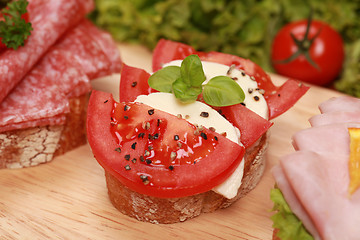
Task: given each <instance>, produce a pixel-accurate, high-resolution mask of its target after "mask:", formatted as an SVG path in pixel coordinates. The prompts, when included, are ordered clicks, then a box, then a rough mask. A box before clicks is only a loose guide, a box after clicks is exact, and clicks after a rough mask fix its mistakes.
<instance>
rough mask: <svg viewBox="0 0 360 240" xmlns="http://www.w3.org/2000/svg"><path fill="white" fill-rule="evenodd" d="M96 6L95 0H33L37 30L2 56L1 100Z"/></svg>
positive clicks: (33, 21) (31, 18) (31, 11)
mask: <svg viewBox="0 0 360 240" xmlns="http://www.w3.org/2000/svg"><path fill="white" fill-rule="evenodd" d="M92 9H93V1H92V0H30V1H29V5H28V12H29V21H30V22H31V24H32V27H33V31H32V32H31V35H30V37H29V38H28V39H27V42H26V44H25V45H24V46H23V47H20V48H19V49H17V50H12V49H11V50H6V51H4V52H3V53H1V55H0V103H1V102H2V101H3V100H4V98H5V97H6V96H7V95H8V94H9V93H10V91H11V90H12V89H13V88H14V87H15V86H16V85H17V84H18V83H19V82H20V81H21V80H22V79H23V78H24V77H25V75H26V74H27V73H28V72H29V71H30V70H31V69H32V68H33V66H34V65H35V64H36V63H37V61H38V60H39V59H40V58H41V57H42V56H43V55H44V54H45V52H46V51H47V50H48V49H49V48H50V47H51V46H52V45H53V44H54V43H55V42H56V41H57V40H58V39H59V38H60V37H61V36H62V35H63V34H64V33H65V32H66V31H67V30H68V29H69V28H71V27H73V26H75V25H77V24H78V23H79V22H80V20H82V19H83V17H84V16H85V14H87V13H89V12H90V11H91V10H92Z"/></svg>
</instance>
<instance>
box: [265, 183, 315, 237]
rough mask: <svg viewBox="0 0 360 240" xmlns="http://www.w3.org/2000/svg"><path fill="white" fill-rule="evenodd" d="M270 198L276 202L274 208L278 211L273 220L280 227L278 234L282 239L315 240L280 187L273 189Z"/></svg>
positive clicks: (275, 225) (274, 224) (276, 226)
mask: <svg viewBox="0 0 360 240" xmlns="http://www.w3.org/2000/svg"><path fill="white" fill-rule="evenodd" d="M270 199H271V200H272V201H273V202H274V207H273V209H272V210H273V211H275V212H276V213H275V214H274V215H273V216H271V220H272V221H273V227H274V228H276V229H279V232H278V233H277V236H278V237H280V239H293V240H314V238H313V237H312V236H311V235H310V234H309V233H308V232H307V230H306V228H305V227H304V225H303V223H302V222H301V221H300V220H299V218H298V217H297V216H296V215H295V214H294V213H293V212H292V211H291V209H290V207H289V205H288V204H287V203H286V200H285V198H284V196H283V194H282V192H281V191H280V189H278V188H274V189H272V190H271V192H270Z"/></svg>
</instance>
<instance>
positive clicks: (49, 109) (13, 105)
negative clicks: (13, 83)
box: [0, 50, 90, 132]
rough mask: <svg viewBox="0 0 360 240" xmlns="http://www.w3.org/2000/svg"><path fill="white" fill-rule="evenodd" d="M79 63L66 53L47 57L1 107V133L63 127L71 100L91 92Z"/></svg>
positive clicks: (55, 52)
mask: <svg viewBox="0 0 360 240" xmlns="http://www.w3.org/2000/svg"><path fill="white" fill-rule="evenodd" d="M76 63H77V62H76V61H75V60H74V58H73V57H72V56H71V55H70V54H69V53H67V52H60V51H56V50H55V51H52V52H50V53H49V54H48V55H46V57H45V58H43V59H42V60H41V62H40V63H39V64H38V65H36V67H35V68H33V70H32V71H31V72H30V73H29V74H28V75H27V76H26V77H25V79H24V80H23V81H21V83H20V84H19V85H18V86H17V87H16V88H15V89H14V91H13V92H12V93H11V94H9V95H8V97H7V98H5V100H4V101H3V102H2V103H1V105H0V123H1V124H0V132H3V131H9V130H13V129H19V128H26V127H33V126H43V125H55V124H62V123H64V121H65V118H64V116H65V114H66V113H68V112H69V105H68V97H69V96H74V95H80V94H83V93H84V92H87V91H89V90H90V85H89V80H88V78H87V76H86V75H85V73H84V72H83V71H82V68H81V66H80V65H78V64H76ZM73 89H75V90H73Z"/></svg>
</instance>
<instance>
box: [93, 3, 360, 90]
mask: <svg viewBox="0 0 360 240" xmlns="http://www.w3.org/2000/svg"><path fill="white" fill-rule="evenodd" d="M95 4H96V10H95V11H94V12H93V13H92V15H91V16H90V18H91V19H92V20H93V21H94V22H95V23H96V24H97V25H99V26H100V27H102V28H104V29H106V30H107V31H109V32H110V33H111V34H112V35H113V37H114V38H115V39H116V40H118V41H121V42H130V43H138V44H142V45H145V46H147V47H149V48H150V49H153V48H154V46H155V45H156V43H157V42H158V40H159V39H160V38H166V39H169V40H174V41H180V42H184V43H186V44H189V45H191V46H193V47H194V48H195V49H197V50H200V51H220V52H224V53H231V54H234V55H238V56H241V57H244V58H248V59H251V60H252V61H254V62H255V63H257V64H258V65H260V66H261V67H262V68H264V69H265V70H267V71H273V69H272V66H271V62H270V51H271V44H272V40H273V38H274V36H275V34H276V33H277V31H278V30H279V29H280V28H281V27H282V26H284V25H285V24H286V23H289V22H291V21H296V20H299V19H306V18H307V17H308V16H309V13H310V9H312V10H313V14H314V15H313V18H314V19H319V20H322V21H325V22H327V23H328V24H330V25H331V26H332V27H333V28H334V29H335V30H337V31H338V32H339V33H340V34H341V35H342V37H343V39H344V42H345V45H346V48H347V49H349V51H350V53H352V52H351V49H353V45H354V44H355V42H356V41H357V40H358V39H360V21H358V20H359V18H360V1H359V0H344V1H338V0H304V1H288V0H259V1H252V0H243V1H231V0H216V1H214V0H182V1H178V0H95ZM354 65H356V64H351V63H348V62H347V63H346V64H345V69H344V74H343V75H342V76H341V79H339V82H340V83H339V89H340V90H344V91H346V92H350V93H352V94H359V95H360V90H359V89H360V81H359V80H358V75H355V76H357V77H354V75H353V74H355V73H357V74H358V73H359V67H358V66H354ZM356 68H357V70H356ZM354 78H356V79H354ZM350 85H354V86H352V87H344V86H350Z"/></svg>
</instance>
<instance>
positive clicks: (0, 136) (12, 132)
mask: <svg viewBox="0 0 360 240" xmlns="http://www.w3.org/2000/svg"><path fill="white" fill-rule="evenodd" d="M95 31H96V35H94V36H92V35H91V33H94V32H95ZM120 68H121V59H120V55H119V52H118V49H117V47H116V44H115V43H114V42H113V40H112V39H111V38H109V36H108V34H107V33H105V32H103V31H101V30H98V29H97V28H96V27H95V26H94V25H93V24H92V23H90V22H88V21H87V20H82V21H81V23H80V24H79V25H77V26H76V27H75V28H73V29H71V30H69V31H68V32H67V33H66V34H64V35H63V36H62V37H61V39H60V40H59V41H58V42H57V43H56V44H55V45H53V46H52V47H51V48H50V49H49V51H48V52H47V53H46V55H45V56H44V57H43V58H41V60H40V61H39V62H38V63H37V64H36V65H35V66H34V67H33V68H32V70H31V71H30V72H29V73H28V74H27V75H26V76H25V78H24V79H23V80H22V81H21V82H20V83H19V84H18V85H17V86H16V88H15V89H14V90H13V91H12V92H11V93H10V94H9V95H8V96H7V97H6V98H5V99H4V101H3V102H2V103H1V104H0V159H1V162H2V163H1V164H0V166H1V167H3V168H4V167H7V168H18V167H27V166H34V165H37V164H39V163H41V162H47V161H49V160H51V159H52V157H53V155H57V154H60V153H64V152H66V151H69V150H71V149H73V148H74V147H76V146H79V145H81V144H84V143H85V142H86V137H85V118H86V107H87V99H88V93H89V91H90V89H91V86H90V82H89V81H90V80H91V79H94V78H96V77H100V76H105V75H110V74H112V73H116V72H120ZM26 132H27V133H29V136H26V135H27V134H25V133H26ZM30 133H34V134H30ZM35 133H37V134H35ZM21 136H24V137H25V136H26V137H25V138H24V139H22V137H21ZM10 139H11V140H10Z"/></svg>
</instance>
